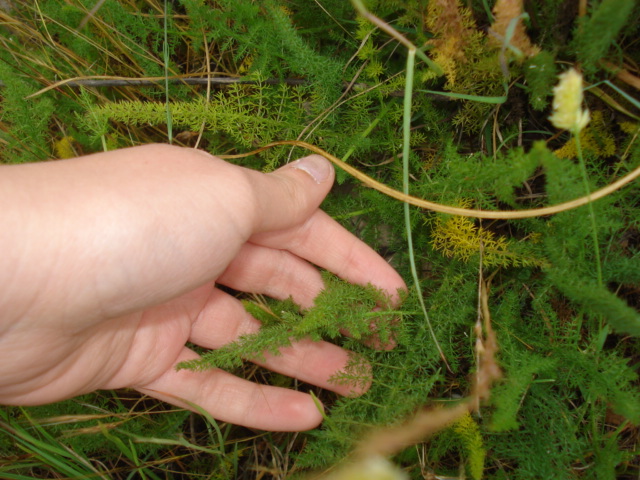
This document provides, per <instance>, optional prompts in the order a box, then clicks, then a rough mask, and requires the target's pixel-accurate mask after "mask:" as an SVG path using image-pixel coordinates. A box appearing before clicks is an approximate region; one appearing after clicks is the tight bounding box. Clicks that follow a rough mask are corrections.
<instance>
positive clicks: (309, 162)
mask: <svg viewBox="0 0 640 480" xmlns="http://www.w3.org/2000/svg"><path fill="white" fill-rule="evenodd" d="M289 165H291V167H293V168H295V169H298V170H302V171H303V172H307V173H308V174H309V175H311V178H313V179H314V180H315V182H316V183H322V182H324V181H325V180H326V179H327V178H329V175H331V164H330V163H329V160H327V159H326V158H324V157H321V156H320V155H309V156H308V157H304V158H301V159H300V160H296V161H295V162H292V163H290V164H289Z"/></svg>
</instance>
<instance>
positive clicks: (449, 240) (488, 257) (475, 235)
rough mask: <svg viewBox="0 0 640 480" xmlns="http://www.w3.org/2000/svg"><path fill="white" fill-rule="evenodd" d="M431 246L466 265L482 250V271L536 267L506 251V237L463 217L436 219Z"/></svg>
mask: <svg viewBox="0 0 640 480" xmlns="http://www.w3.org/2000/svg"><path fill="white" fill-rule="evenodd" d="M460 203H461V206H463V207H470V202H467V201H463V202H460ZM431 245H432V246H433V248H434V249H436V250H440V251H441V252H442V254H443V255H444V256H446V257H449V258H457V259H458V260H463V261H468V260H469V259H470V258H471V256H472V255H475V254H477V253H478V252H480V249H481V248H482V264H483V265H484V266H485V267H496V266H502V267H509V266H513V267H519V266H523V267H526V266H532V265H538V264H539V263H540V262H539V261H538V260H536V259H535V258H529V257H525V256H522V255H518V254H517V253H514V252H512V251H510V250H509V241H508V239H507V238H506V237H501V236H498V237H497V236H496V235H494V233H493V232H491V231H489V230H487V229H485V228H483V227H479V226H477V225H476V224H475V223H474V221H473V220H471V219H470V218H467V217H460V216H453V217H449V218H442V217H439V218H437V219H436V221H435V228H434V229H433V231H432V237H431Z"/></svg>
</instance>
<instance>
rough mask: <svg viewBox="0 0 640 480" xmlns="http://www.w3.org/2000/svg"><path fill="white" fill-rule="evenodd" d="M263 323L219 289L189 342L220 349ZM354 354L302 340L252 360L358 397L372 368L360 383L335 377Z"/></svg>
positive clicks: (254, 331) (194, 326)
mask: <svg viewBox="0 0 640 480" xmlns="http://www.w3.org/2000/svg"><path fill="white" fill-rule="evenodd" d="M259 329H260V322H258V321H257V320H256V319H255V318H253V317H252V316H251V315H249V313H248V312H247V311H246V310H245V308H244V306H243V305H242V303H241V302H240V301H239V300H238V299H236V298H234V297H232V296H231V295H228V294H227V293H224V292H222V291H221V290H215V291H214V292H213V293H212V296H211V300H210V301H209V302H208V304H207V305H206V306H205V307H204V308H203V310H202V311H201V313H200V314H199V315H198V317H197V319H196V320H195V321H194V323H193V325H192V328H191V336H190V338H189V341H191V342H193V343H194V344H196V345H199V346H201V347H205V348H212V349H215V348H220V347H221V346H223V345H225V344H227V343H229V342H232V341H234V340H237V339H238V337H240V336H241V335H246V334H251V333H256V332H257V331H258V330H259ZM351 355H352V354H351V353H349V352H348V351H346V350H344V349H343V348H340V347H338V346H337V345H334V344H332V343H329V342H324V341H320V342H313V341H311V340H308V339H306V340H300V341H296V342H293V343H292V344H291V345H290V346H288V347H283V348H281V349H280V355H273V354H265V356H264V359H263V360H256V359H255V358H253V359H251V358H249V359H248V360H251V361H252V362H254V363H256V364H258V365H261V366H263V367H265V368H268V369H269V370H272V371H274V372H278V373H281V374H283V375H286V376H288V377H292V378H296V379H298V380H301V381H303V382H306V383H310V384H312V385H316V386H318V387H321V388H325V389H327V390H331V391H333V392H336V393H338V394H340V395H349V396H355V395H360V394H362V393H364V392H365V391H366V390H367V389H368V388H369V375H368V367H367V366H364V365H363V368H364V371H363V372H362V379H361V381H358V382H351V383H349V384H347V383H341V384H337V383H336V382H334V381H333V380H332V379H333V378H334V377H335V376H336V375H337V374H339V373H340V372H343V371H344V370H345V368H346V366H347V364H348V362H349V360H350V356H351Z"/></svg>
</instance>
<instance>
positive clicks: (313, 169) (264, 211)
mask: <svg viewBox="0 0 640 480" xmlns="http://www.w3.org/2000/svg"><path fill="white" fill-rule="evenodd" d="M334 177H335V172H334V169H333V165H331V162H329V160H327V159H326V158H324V157H322V156H320V155H309V156H308V157H304V158H301V159H299V160H296V161H295V162H291V163H289V164H287V165H285V166H284V167H281V168H279V169H278V170H276V171H274V172H272V173H269V174H267V175H260V176H256V177H255V183H254V185H253V187H254V192H255V194H256V209H257V211H256V219H255V224H254V229H253V232H254V233H260V232H267V231H274V230H281V229H284V228H289V227H293V226H295V225H298V224H300V223H303V222H304V221H305V220H306V219H307V218H309V217H310V216H311V215H312V214H313V212H315V211H316V210H317V209H318V207H319V206H320V204H321V203H322V201H323V200H324V198H325V197H326V196H327V193H329V190H330V189H331V185H332V184H333V180H334Z"/></svg>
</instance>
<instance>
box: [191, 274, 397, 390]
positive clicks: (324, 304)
mask: <svg viewBox="0 0 640 480" xmlns="http://www.w3.org/2000/svg"><path fill="white" fill-rule="evenodd" d="M323 280H324V284H325V290H323V291H322V292H321V293H320V295H318V297H316V299H315V301H314V305H313V307H311V308H310V309H308V310H306V311H304V312H301V311H300V310H299V308H298V307H297V306H296V305H295V304H294V303H293V302H292V301H291V300H285V301H275V300H264V303H262V302H259V303H255V302H250V301H246V302H245V306H246V307H247V310H248V311H249V312H250V313H251V314H252V315H253V316H254V317H255V318H257V319H258V320H260V321H261V322H262V324H263V328H262V329H261V330H260V331H259V332H258V333H253V334H248V335H243V336H241V337H240V338H239V339H238V340H236V341H234V342H232V343H229V344H227V345H225V346H223V347H221V348H219V349H217V350H211V351H210V352H208V353H206V354H204V355H203V356H202V358H201V359H199V360H192V361H189V362H184V363H182V364H180V365H179V368H189V369H194V370H203V369H207V368H213V367H218V368H226V369H234V368H236V367H239V366H241V365H242V361H243V359H257V360H264V357H263V355H264V354H265V353H267V352H269V353H271V354H274V355H279V354H280V349H281V348H283V347H287V346H289V345H291V342H294V341H296V340H302V339H304V338H311V339H313V340H322V339H325V338H326V339H336V338H339V337H341V336H343V335H344V334H345V332H348V335H349V336H350V337H351V338H352V339H355V340H359V341H363V340H367V339H369V340H373V339H374V337H375V338H376V339H377V340H376V341H379V342H381V343H382V344H387V343H388V342H389V341H390V338H391V326H392V320H393V315H394V312H389V311H387V310H385V309H384V305H385V303H386V301H385V297H384V294H383V293H382V292H380V291H379V290H377V289H375V288H374V287H372V286H368V287H360V286H357V285H352V284H349V283H347V282H344V281H343V280H340V279H338V278H337V277H335V276H334V275H331V274H328V273H325V274H324V275H323ZM373 324H375V335H374V333H372V325H373ZM354 369H356V370H357V363H356V364H354ZM354 372H355V370H347V371H346V372H345V373H346V374H347V375H350V374H353V373H354ZM356 373H357V372H356ZM368 380H369V378H368V374H367V377H366V378H360V379H359V380H358V383H363V384H366V383H367V381H368Z"/></svg>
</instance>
